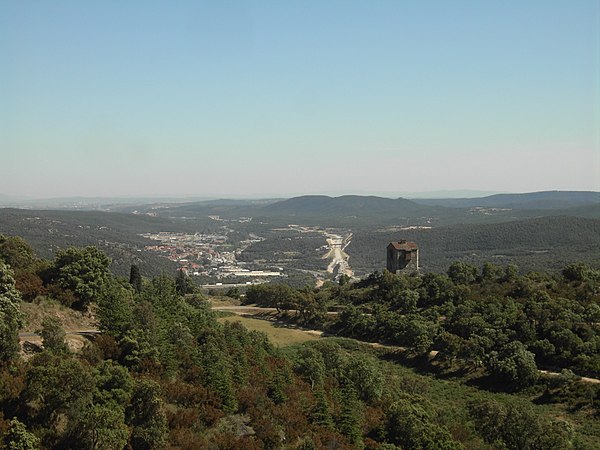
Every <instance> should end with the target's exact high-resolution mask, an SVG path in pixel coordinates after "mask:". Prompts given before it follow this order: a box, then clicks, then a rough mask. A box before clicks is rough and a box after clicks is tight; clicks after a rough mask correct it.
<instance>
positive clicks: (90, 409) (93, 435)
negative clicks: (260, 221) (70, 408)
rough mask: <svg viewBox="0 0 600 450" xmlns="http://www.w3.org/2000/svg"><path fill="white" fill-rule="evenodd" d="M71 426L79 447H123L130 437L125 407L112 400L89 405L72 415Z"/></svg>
mask: <svg viewBox="0 0 600 450" xmlns="http://www.w3.org/2000/svg"><path fill="white" fill-rule="evenodd" d="M69 426H70V428H71V432H70V434H71V435H72V439H74V440H75V442H73V444H75V445H76V447H77V448H86V449H90V450H113V449H122V448H124V447H125V445H126V444H127V438H128V437H129V430H128V429H127V425H125V413H124V411H123V408H122V407H121V406H120V405H117V404H115V403H112V402H111V403H107V404H104V405H99V404H89V405H87V406H86V407H85V408H83V409H81V410H80V411H77V412H76V413H75V415H74V416H72V417H71V420H70V422H69Z"/></svg>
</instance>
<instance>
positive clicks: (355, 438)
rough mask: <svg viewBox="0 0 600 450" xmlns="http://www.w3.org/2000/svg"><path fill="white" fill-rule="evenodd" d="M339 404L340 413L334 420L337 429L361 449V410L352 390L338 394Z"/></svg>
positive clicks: (355, 394)
mask: <svg viewBox="0 0 600 450" xmlns="http://www.w3.org/2000/svg"><path fill="white" fill-rule="evenodd" d="M340 403H341V405H340V413H339V415H338V417H337V419H336V424H337V428H338V429H339V431H340V433H342V434H343V435H344V436H346V437H347V438H348V440H349V441H350V442H351V443H352V444H354V445H356V446H357V447H359V448H361V447H362V445H363V441H362V432H361V424H362V417H361V414H360V410H361V408H360V401H359V400H358V395H357V393H356V391H355V390H354V388H352V387H346V388H344V389H343V390H342V391H341V392H340Z"/></svg>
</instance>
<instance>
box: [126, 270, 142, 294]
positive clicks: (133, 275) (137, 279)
mask: <svg viewBox="0 0 600 450" xmlns="http://www.w3.org/2000/svg"><path fill="white" fill-rule="evenodd" d="M129 284H131V285H132V286H133V289H135V291H136V292H137V293H138V294H139V293H140V292H141V290H142V276H141V275H140V268H139V267H138V266H137V264H132V265H131V269H130V270H129Z"/></svg>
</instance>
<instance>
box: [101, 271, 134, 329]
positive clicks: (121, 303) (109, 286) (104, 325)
mask: <svg viewBox="0 0 600 450" xmlns="http://www.w3.org/2000/svg"><path fill="white" fill-rule="evenodd" d="M96 317H97V318H98V320H99V322H100V329H101V330H102V331H104V332H106V333H108V334H110V335H111V336H115V337H117V338H120V337H122V336H123V335H124V334H125V333H126V332H127V331H128V330H129V329H130V328H131V327H132V322H133V298H132V293H131V290H130V289H126V288H125V287H123V286H122V285H121V284H120V283H119V282H117V281H115V280H113V279H111V280H109V281H108V282H107V283H106V284H105V286H104V289H102V292H100V295H99V296H98V309H97V311H96Z"/></svg>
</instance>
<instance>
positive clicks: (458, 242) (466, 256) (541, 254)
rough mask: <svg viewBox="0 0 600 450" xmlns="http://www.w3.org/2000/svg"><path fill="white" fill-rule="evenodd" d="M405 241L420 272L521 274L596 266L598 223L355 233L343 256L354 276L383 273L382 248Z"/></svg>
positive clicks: (556, 220)
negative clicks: (454, 268)
mask: <svg viewBox="0 0 600 450" xmlns="http://www.w3.org/2000/svg"><path fill="white" fill-rule="evenodd" d="M399 239H407V240H411V241H414V242H416V243H417V244H418V245H419V248H420V265H421V267H422V268H423V270H425V271H442V270H445V269H446V268H447V267H448V266H449V264H450V263H451V262H452V261H453V260H456V259H462V260H465V261H468V262H470V263H472V264H476V265H480V264H482V263H483V262H484V261H495V262H497V263H498V264H508V263H514V264H517V265H518V266H520V267H521V268H522V269H525V270H533V269H548V268H550V269H558V268H560V267H563V266H564V265H565V264H566V263H568V262H573V261H586V262H589V263H592V264H596V265H600V250H599V249H600V220H594V219H585V218H577V217H542V218H536V219H528V220H518V221H511V222H504V223H497V224H480V225H476V224H470V225H454V226H448V227H440V228H434V229H429V230H398V231H392V230H380V231H376V232H364V231H358V232H356V233H354V237H353V239H352V243H351V244H350V245H349V246H348V247H347V249H346V252H347V253H348V254H349V255H350V265H351V266H352V268H353V269H355V270H357V271H358V272H359V273H367V272H370V271H373V270H382V269H384V268H385V247H386V246H387V244H388V243H389V242H391V241H397V240H399Z"/></svg>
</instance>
